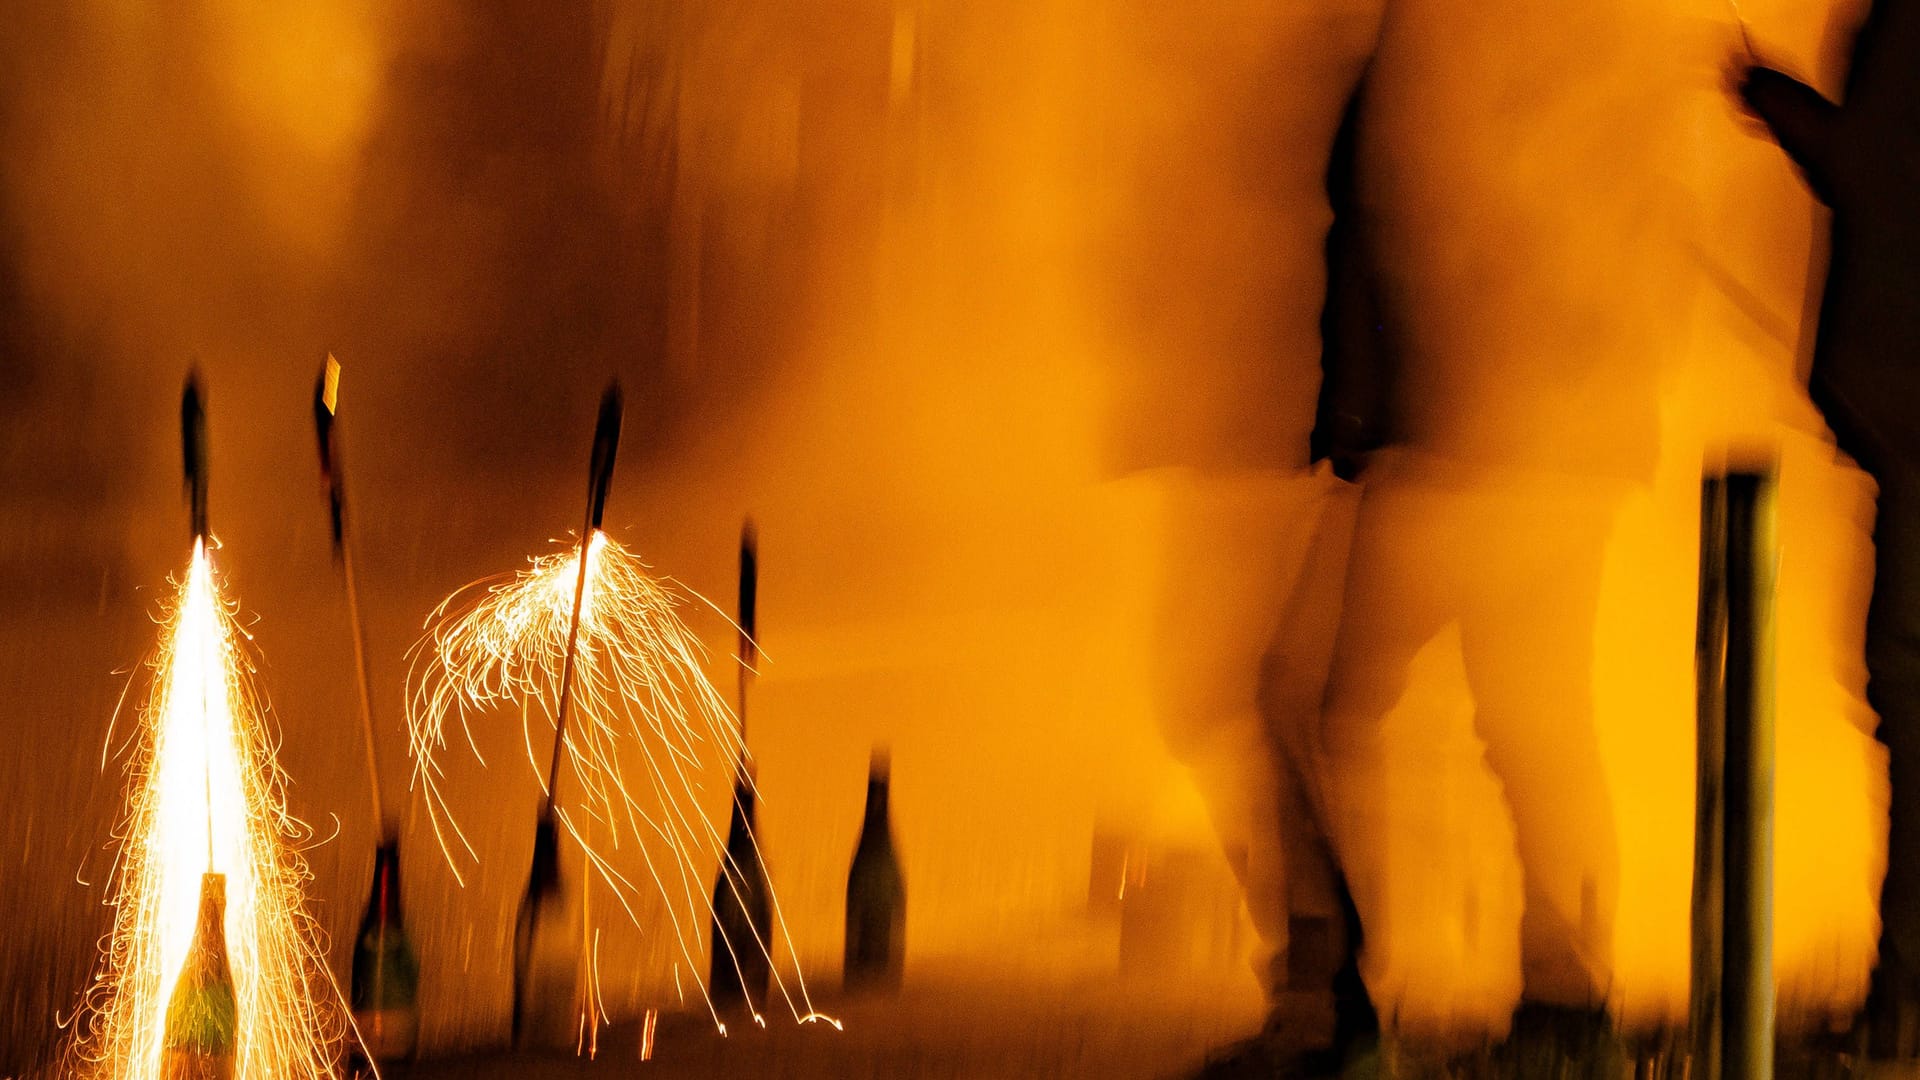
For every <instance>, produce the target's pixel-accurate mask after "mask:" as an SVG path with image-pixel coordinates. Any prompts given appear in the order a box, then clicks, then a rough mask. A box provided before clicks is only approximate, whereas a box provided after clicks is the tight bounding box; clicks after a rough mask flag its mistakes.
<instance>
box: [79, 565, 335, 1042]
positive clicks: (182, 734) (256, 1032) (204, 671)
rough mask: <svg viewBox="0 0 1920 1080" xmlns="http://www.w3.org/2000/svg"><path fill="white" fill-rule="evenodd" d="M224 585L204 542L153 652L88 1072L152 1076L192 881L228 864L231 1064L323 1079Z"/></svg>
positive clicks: (319, 976)
mask: <svg viewBox="0 0 1920 1080" xmlns="http://www.w3.org/2000/svg"><path fill="white" fill-rule="evenodd" d="M233 613H234V606H233V605H232V604H230V603H229V602H228V601H227V600H225V599H224V598H223V597H222V596H221V594H220V587H219V584H218V582H217V581H216V579H215V577H214V573H213V567H212V564H211V562H210V560H209V558H208V554H207V551H206V547H205V544H204V542H199V541H196V543H195V544H194V550H193V562H192V564H191V565H190V566H189V567H188V569H187V576H186V580H185V581H184V582H182V583H181V584H180V587H179V591H178V593H177V594H176V596H175V598H174V601H173V604H172V606H171V608H170V609H169V610H168V611H167V612H166V618H165V620H164V624H165V632H164V633H163V635H162V638H161V643H160V648H159V651H158V652H157V653H156V654H155V655H154V657H153V658H152V660H151V661H150V662H149V666H150V667H151V669H152V674H153V684H152V691H151V696H150V697H149V698H148V700H147V702H146V704H145V705H144V706H143V707H142V708H141V710H140V714H139V719H140V730H139V733H138V735H137V736H136V744H135V750H134V755H133V759H132V762H131V764H130V766H129V769H128V774H129V777H130V779H131V783H130V790H131V802H130V806H129V813H128V817H127V821H126V824H125V831H124V834H123V835H124V842H123V846H122V849H121V853H120V862H119V866H118V874H117V877H116V878H115V898H114V906H115V907H116V909H117V914H116V916H115V919H114V928H113V937H112V943H111V945H110V946H109V949H108V953H107V956H106V958H105V966H106V971H105V974H104V975H103V976H102V978H101V979H100V980H99V981H98V982H97V983H96V984H95V987H94V990H93V991H92V993H91V994H90V995H89V999H88V1001H87V1003H86V1004H87V1005H88V1012H89V1017H90V1019H89V1021H88V1024H87V1027H86V1028H85V1029H84V1030H83V1031H82V1034H81V1042H80V1046H79V1049H78V1054H79V1057H80V1059H81V1061H82V1062H83V1063H84V1064H85V1067H86V1069H87V1071H88V1072H90V1073H94V1074H97V1075H101V1076H106V1077H113V1078H115V1080H158V1078H159V1077H160V1076H161V1036H162V1033H163V1030H164V1019H165V1015H166V1009H167V1001H168V997H169V995H170V994H171V993H172V992H173V988H174V984H175V983H176V982H177V981H178V979H179V977H180V971H181V966H182V964H183V963H184V961H185V960H186V957H187V950H188V946H189V945H190V944H191V942H192V940H193V933H194V926H195V923H196V920H197V918H198V914H199V905H200V879H201V875H202V874H203V873H206V872H207V871H209V870H213V871H217V872H219V873H222V874H225V875H226V881H227V915H226V930H227V953H228V956H229V958H230V962H231V964H232V969H233V981H234V988H235V993H236V999H237V1005H238V1016H239V1032H238V1039H237V1044H236V1055H235V1075H236V1076H247V1077H288V1078H301V1077H312V1078H319V1077H327V1076H331V1075H332V1064H333V1062H334V1060H335V1058H336V1056H337V1053H336V1051H337V1048H338V1046H339V1043H340V1038H341V1036H342V1034H343V1024H342V1022H341V1021H340V1019H339V1014H338V1012H337V1011H335V1010H334V1009H333V1008H331V1007H330V1004H323V1002H329V1001H330V998H331V995H325V996H323V995H322V993H321V990H322V987H323V986H324V985H325V980H326V979H327V975H326V973H325V965H324V961H323V959H322V955H323V953H322V949H321V947H320V944H319V939H318V935H317V930H316V928H315V927H314V926H313V924H312V922H311V921H310V920H309V919H308V918H307V916H306V914H305V912H304V910H303V906H302V896H301V884H302V882H303V881H305V879H306V876H307V872H306V868H305V865H304V864H303V863H302V861H301V859H300V857H299V855H298V853H297V852H296V850H295V845H296V843H297V841H299V840H301V839H302V838H304V837H305V836H306V835H307V833H306V829H305V827H304V826H303V825H301V824H300V823H299V822H297V821H295V820H294V819H292V818H291V817H289V816H288V814H287V809H286V804H285V802H284V800H283V798H282V794H281V785H282V780H283V778H282V776H281V774H280V772H279V771H278V768H277V766H276V765H275V764H274V760H273V746H272V742H271V735H270V733H269V732H268V730H267V726H266V718H265V707H264V704H263V702H262V701H261V699H260V698H259V697H258V696H257V695H256V694H255V692H254V689H253V686H252V680H251V675H252V670H253V669H252V665H251V664H250V662H249V660H248V658H247V657H246V655H245V653H244V650H243V641H244V639H245V638H246V632H245V631H244V630H243V629H242V628H241V627H240V625H239V624H238V622H237V621H236V620H235V619H234V614H233Z"/></svg>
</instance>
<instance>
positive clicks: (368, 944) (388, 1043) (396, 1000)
mask: <svg viewBox="0 0 1920 1080" xmlns="http://www.w3.org/2000/svg"><path fill="white" fill-rule="evenodd" d="M352 996H353V1023H354V1027H355V1028H357V1029H358V1030H359V1033H360V1041H361V1043H362V1044H363V1045H364V1047H365V1051H366V1053H367V1055H368V1056H370V1057H371V1058H372V1059H373V1060H374V1061H376V1062H381V1063H385V1062H390V1061H405V1060H409V1059H411V1058H412V1057H413V1055H414V1051H415V1050H416V1048H417V1047H418V1043H419V1036H420V1005H419V996H420V965H419V962H418V961H417V960H415V959H414V955H413V943H412V942H411V941H410V940H408V938H407V930H406V926H405V924H404V923H403V922H402V921H401V917H400V841H399V839H398V838H397V837H395V836H393V835H392V834H391V833H389V834H388V835H387V837H386V839H385V840H383V841H382V842H381V844H380V848H379V850H378V851H377V852H376V853H375V854H374V857H373V887H372V893H371V895H370V896H368V897H367V912H366V914H365V915H364V916H362V917H361V919H360V936H359V937H358V938H357V939H355V941H354V946H353V995H352Z"/></svg>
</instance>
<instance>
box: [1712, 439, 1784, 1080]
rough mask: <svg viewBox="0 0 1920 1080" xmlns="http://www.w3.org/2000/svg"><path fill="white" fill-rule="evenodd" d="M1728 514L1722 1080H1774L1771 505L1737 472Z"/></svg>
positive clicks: (1755, 478)
mask: <svg viewBox="0 0 1920 1080" xmlns="http://www.w3.org/2000/svg"><path fill="white" fill-rule="evenodd" d="M1726 505H1727V518H1726V523H1727V533H1726V534H1727V549H1726V586H1727V637H1726V668H1725V670H1726V717H1727V725H1726V759H1725V760H1726V776H1725V799H1726V868H1727V869H1726V895H1725V925H1724V933H1725V962H1724V967H1723V969H1722V974H1721V983H1720V1005H1721V1009H1722V1010H1723V1011H1722V1018H1721V1050H1720V1054H1721V1057H1720V1062H1721V1068H1722V1070H1723V1072H1722V1075H1723V1076H1725V1077H1727V1078H1728V1080H1772V1077H1773V1020H1774V1017H1773V750H1774V746H1773V743H1774V737H1773V662H1772V645H1771V642H1772V629H1773V628H1772V608H1773V499H1772V481H1771V478H1770V477H1768V476H1767V475H1764V474H1762V473H1758V472H1730V473H1728V474H1727V478H1726Z"/></svg>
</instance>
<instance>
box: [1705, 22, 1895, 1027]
mask: <svg viewBox="0 0 1920 1080" xmlns="http://www.w3.org/2000/svg"><path fill="white" fill-rule="evenodd" d="M1741 91H1742V94H1743V96H1744V97H1745V99H1746V101H1747V103H1748V104H1749V105H1750V106H1751V107H1752V108H1753V110H1754V111H1755V112H1756V113H1758V114H1759V116H1760V118H1761V119H1762V120H1764V121H1765V122H1766V125H1767V127H1768V128H1769V129H1771V131H1772V133H1773V135H1774V137H1775V138H1776V139H1777V140H1778V141H1779V143H1780V145H1781V147H1782V148H1783V149H1785V150H1786V152H1787V154H1788V155H1789V156H1791V157H1792V159H1793V160H1794V162H1795V163H1796V164H1798V165H1799V167H1800V169H1801V171H1802V172H1803V173H1804V174H1805V176H1806V179H1807V182H1808V184H1809V186H1811V187H1812V189H1813V192H1814V194H1815V195H1817V196H1818V197H1819V198H1820V199H1821V201H1823V202H1825V203H1826V204H1827V205H1828V206H1830V207H1832V208H1833V245H1832V250H1831V261H1830V263H1829V266H1828V270H1827V281H1826V291H1825V297H1824V302H1823V304H1822V307H1821V312H1820V327H1819V333H1818V336H1817V338H1816V339H1815V345H1814V357H1813V370H1812V373H1811V376H1810V380H1809V390H1810V392H1811V395H1812V397H1813V400H1814V402H1815V404H1817V405H1818V406H1819V407H1820V410H1821V412H1823V413H1824V414H1825V415H1826V419H1827V423H1828V425H1829V426H1830V427H1832V429H1833V433H1834V436H1835V437H1836V438H1837V439H1838V440H1839V443H1840V448H1841V449H1842V450H1844V451H1846V452H1847V453H1848V454H1849V455H1851V456H1852V457H1853V458H1854V460H1856V461H1857V462H1859V463H1860V465H1861V466H1862V467H1864V468H1865V469H1866V470H1867V471H1868V472H1869V473H1871V474H1872V475H1873V477H1874V479H1875V480H1877V481H1878V482H1879V485H1880V497H1879V513H1878V517H1877V520H1876V522H1875V527H1874V548H1875V553H1874V588H1873V599H1872V603H1871V605H1870V607H1869V608H1868V613H1867V672H1868V683H1867V699H1868V701H1869V702H1870V703H1871V704H1872V705H1873V707H1874V709H1875V710H1876V711H1877V712H1879V714H1880V730H1879V737H1880V740H1881V741H1882V742H1883V743H1885V744H1886V747H1887V751H1888V769H1889V779H1890V780H1891V786H1892V803H1891V808H1890V810H1891V812H1890V818H1891V820H1890V823H1889V835H1888V838H1887V851H1888V856H1887V863H1888V865H1887V876H1886V881H1885V884H1884V886H1883V887H1882V893H1881V920H1882V928H1881V940H1880V964H1879V967H1878V968H1877V969H1876V970H1875V973H1874V979H1873V985H1872V990H1871V992H1870V994H1869V1000H1868V1018H1869V1019H1868V1022H1869V1028H1870V1031H1871V1033H1872V1045H1871V1050H1872V1051H1873V1052H1874V1053H1875V1054H1876V1055H1879V1056H1891V1055H1895V1054H1899V1055H1906V1054H1911V1053H1913V1052H1914V1051H1915V1050H1916V1049H1920V1046H1916V1043H1915V1038H1916V1035H1917V1034H1920V1031H1916V1028H1920V477H1917V476H1916V472H1917V471H1920V418H1916V416H1915V409H1916V407H1917V406H1920V2H1916V0H1875V2H1874V4H1873V8H1872V12H1871V14H1870V15H1869V16H1868V17H1867V21H1866V23H1865V24H1864V25H1863V26H1862V28H1861V30H1860V33H1859V36H1858V37H1857V38H1856V39H1855V42H1854V48H1853V59H1852V64H1851V66H1850V68H1849V72H1848V77H1847V83H1846V95H1845V100H1844V103H1842V104H1837V105H1836V104H1834V103H1833V102H1830V101H1827V100H1826V99H1825V98H1823V97H1822V96H1821V95H1820V94H1819V93H1818V92H1817V91H1815V90H1813V89H1811V88H1810V87H1808V86H1806V85H1804V84H1802V83H1800V82H1798V81H1797V80H1795V79H1793V78H1792V77H1790V76H1788V75H1785V74H1782V73H1780V72H1778V71H1775V70H1772V69H1770V68H1766V67H1753V68H1751V69H1749V70H1748V71H1747V72H1746V77H1745V81H1744V83H1743V85H1742V87H1741Z"/></svg>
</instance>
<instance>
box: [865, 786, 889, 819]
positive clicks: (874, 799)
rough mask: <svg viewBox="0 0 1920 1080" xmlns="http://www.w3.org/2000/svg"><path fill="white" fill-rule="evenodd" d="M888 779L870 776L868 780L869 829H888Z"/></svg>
mask: <svg viewBox="0 0 1920 1080" xmlns="http://www.w3.org/2000/svg"><path fill="white" fill-rule="evenodd" d="M887 788H888V782H887V778H886V777H884V776H869V777H868V778H867V821H866V827H867V828H868V829H884V828H886V827H887Z"/></svg>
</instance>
